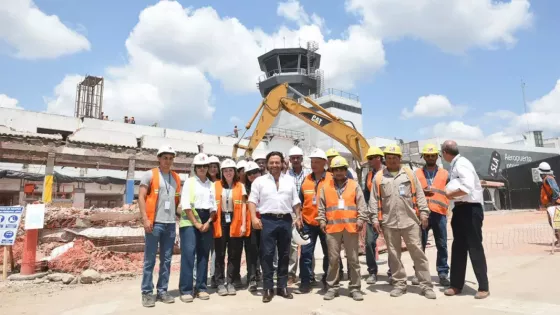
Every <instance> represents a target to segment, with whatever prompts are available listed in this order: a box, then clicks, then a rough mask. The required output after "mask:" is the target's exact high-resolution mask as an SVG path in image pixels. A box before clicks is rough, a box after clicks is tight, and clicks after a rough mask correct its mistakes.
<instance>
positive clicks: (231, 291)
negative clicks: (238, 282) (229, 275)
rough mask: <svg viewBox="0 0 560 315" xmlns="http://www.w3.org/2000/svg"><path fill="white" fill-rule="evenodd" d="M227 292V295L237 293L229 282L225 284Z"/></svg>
mask: <svg viewBox="0 0 560 315" xmlns="http://www.w3.org/2000/svg"><path fill="white" fill-rule="evenodd" d="M227 294H228V295H236V294H237V292H235V287H234V286H233V284H231V283H230V284H228V285H227Z"/></svg>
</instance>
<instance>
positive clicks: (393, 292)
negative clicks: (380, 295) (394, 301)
mask: <svg viewBox="0 0 560 315" xmlns="http://www.w3.org/2000/svg"><path fill="white" fill-rule="evenodd" d="M405 293H406V289H401V288H394V289H393V290H391V296H392V297H399V296H402V295H403V294H405Z"/></svg>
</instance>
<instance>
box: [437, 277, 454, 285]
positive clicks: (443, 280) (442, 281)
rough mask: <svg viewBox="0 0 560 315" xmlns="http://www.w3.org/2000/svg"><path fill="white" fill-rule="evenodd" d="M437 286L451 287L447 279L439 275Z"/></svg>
mask: <svg viewBox="0 0 560 315" xmlns="http://www.w3.org/2000/svg"><path fill="white" fill-rule="evenodd" d="M439 284H440V285H441V286H444V287H448V286H450V285H451V282H450V281H449V278H448V277H447V276H446V275H439Z"/></svg>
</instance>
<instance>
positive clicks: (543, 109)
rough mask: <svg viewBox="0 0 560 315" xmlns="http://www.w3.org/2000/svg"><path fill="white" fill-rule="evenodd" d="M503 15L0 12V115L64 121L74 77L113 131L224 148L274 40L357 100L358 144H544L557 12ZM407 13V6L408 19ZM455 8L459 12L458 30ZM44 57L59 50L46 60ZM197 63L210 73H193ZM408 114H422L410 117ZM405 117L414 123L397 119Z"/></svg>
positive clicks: (381, 8)
mask: <svg viewBox="0 0 560 315" xmlns="http://www.w3.org/2000/svg"><path fill="white" fill-rule="evenodd" d="M428 2H432V3H435V4H433V5H429V4H427V3H428ZM509 2H510V1H506V2H505V3H503V4H501V6H500V4H498V5H496V4H494V5H493V7H492V6H491V5H490V1H489V0H475V1H463V0H440V1H427V0H415V2H411V1H400V2H395V1H389V0H371V1H366V0H348V1H346V2H344V1H331V0H328V1H321V3H322V5H319V4H318V2H317V1H311V0H301V1H299V2H295V1H294V0H288V1H284V2H282V3H283V4H284V5H285V6H284V8H285V9H286V10H285V11H283V12H284V14H280V13H279V12H280V10H279V6H281V5H282V4H281V2H275V1H248V0H240V1H235V2H234V1H179V3H180V5H176V4H172V5H169V6H166V10H163V9H162V8H163V5H161V4H157V1H144V0H134V1H132V0H128V1H124V0H123V1H108V0H101V1H69V0H36V1H35V2H30V1H27V0H26V1H21V3H19V4H17V5H13V4H11V5H8V4H0V21H2V20H3V19H2V16H3V15H4V16H6V14H11V15H12V16H18V17H26V18H18V23H11V24H9V25H2V23H10V20H7V22H0V29H4V30H5V31H1V30H0V69H2V73H3V75H2V76H0V101H1V100H2V99H4V102H3V104H4V105H3V106H15V105H14V104H15V100H17V106H20V107H23V108H25V109H28V110H34V111H45V110H48V111H49V112H54V113H63V114H64V113H65V114H67V113H68V112H71V111H72V110H73V97H74V94H75V84H76V82H77V80H79V76H83V75H85V74H92V75H101V76H104V77H105V78H106V90H107V93H106V102H105V111H106V112H107V113H109V114H110V115H111V118H114V119H118V118H117V117H119V118H120V117H122V115H123V113H124V114H126V113H128V114H129V115H133V116H136V117H138V119H137V120H138V122H139V123H146V124H148V123H149V124H151V123H153V122H154V121H153V120H155V121H158V122H159V123H160V124H161V125H163V126H170V127H176V128H181V129H185V130H198V129H201V128H202V129H204V131H205V132H209V133H216V134H228V133H230V132H231V129H232V127H233V123H232V122H237V121H242V122H243V123H242V124H244V123H245V121H247V120H248V119H249V118H250V116H251V115H252V113H253V111H254V110H255V109H256V107H257V105H258V104H259V101H260V99H261V97H260V94H259V93H258V91H257V89H256V87H255V83H256V81H257V77H256V76H257V75H258V74H259V73H258V72H255V67H256V66H257V61H256V57H257V56H258V55H259V54H260V53H263V52H264V51H265V50H269V49H271V48H273V47H271V46H277V47H278V46H281V45H282V38H283V37H287V41H288V42H290V41H292V42H294V43H297V41H298V38H303V39H302V40H303V41H304V40H307V39H313V40H318V41H319V43H320V49H319V53H321V54H322V55H323V59H324V61H325V62H324V63H323V65H322V68H323V70H324V71H325V73H326V74H327V87H334V88H343V89H344V90H348V91H350V92H353V93H356V94H358V95H359V96H360V100H361V102H362V106H363V123H364V131H363V133H364V135H365V136H366V137H368V138H369V137H374V136H381V137H389V138H392V137H398V138H404V139H407V140H415V139H422V138H427V137H430V136H435V135H439V136H449V137H459V138H461V137H462V138H480V137H489V138H490V139H492V140H494V141H501V142H507V141H508V140H513V139H515V138H516V136H518V135H519V134H520V133H521V132H523V131H524V128H527V126H529V127H530V128H538V129H544V131H545V135H548V136H555V135H557V134H558V132H560V125H559V124H558V123H556V122H557V121H558V120H559V119H560V85H559V86H558V87H556V84H557V81H558V80H559V79H560V63H558V57H557V55H558V51H560V42H559V41H558V40H556V38H557V37H558V36H557V30H558V29H560V21H559V20H558V18H557V14H555V12H560V2H558V1H553V0H541V1H529V0H513V1H511V2H513V3H516V7H515V8H513V7H509V8H508V7H507V6H508V5H511V3H509ZM412 3H414V4H415V5H418V6H419V7H416V9H417V10H416V11H414V10H411V9H410V7H411V6H412ZM168 4H169V3H168ZM527 4H530V6H527ZM459 5H461V8H462V10H463V11H465V12H463V13H462V14H460V15H459V16H456V14H458V13H457V12H458V10H457V8H458V6H459ZM2 6H5V7H4V8H2ZM203 7H207V9H202V10H201V9H200V8H203ZM109 8H110V10H109ZM184 8H189V11H188V13H185V12H184ZM295 9H298V10H295ZM37 10H38V11H37ZM169 10H170V11H169ZM30 12H35V13H37V12H39V15H33V14H30ZM141 12H143V13H142V14H144V16H145V18H143V19H139V16H140V14H141ZM170 12H179V13H177V14H169V13H170ZM40 14H42V15H43V17H46V16H51V18H52V17H53V16H56V17H58V19H59V20H60V22H58V24H57V23H52V21H51V22H48V21H47V19H43V18H42V17H41V16H40ZM213 14H215V16H214V15H213ZM313 14H315V16H317V17H320V18H313ZM197 17H198V18H197ZM230 18H235V19H237V21H238V23H233V22H231V20H229V19H230ZM4 20H5V21H6V19H4ZM224 21H226V22H224ZM228 23H229V24H228ZM232 23H233V24H232ZM232 25H234V26H235V27H232ZM351 25H354V26H355V27H354V28H353V31H351V29H352V27H351V28H349V27H350V26H351ZM232 29H238V31H237V32H234V31H232ZM256 29H260V30H261V31H262V32H260V33H262V34H260V33H258V32H257V31H255V30H256ZM230 31H231V32H232V33H230ZM352 32H353V33H352ZM13 34H20V36H15V37H14V36H13ZM197 35H200V36H198V37H197ZM203 35H204V36H203ZM127 40H128V43H129V44H128V45H125V42H127ZM337 40H338V41H342V43H343V44H342V47H341V46H337V45H336V43H335V41H337ZM43 41H45V42H43ZM329 41H330V42H329ZM52 43H59V46H61V47H63V48H60V47H57V48H56V49H55V48H53V49H50V50H49V49H47V48H45V47H50V46H49V45H50V44H51V45H52ZM66 46H67V47H66ZM376 49H377V50H376ZM379 50H381V53H380V52H379ZM26 51H27V52H28V53H27V56H26V55H25V52H26ZM53 51H54V52H53ZM345 53H348V56H347V57H345ZM197 54H198V55H206V56H209V57H208V58H207V59H208V60H203V59H204V58H200V59H201V60H197V59H199V56H197ZM326 54H328V55H329V57H330V59H329V60H328V61H327V60H326V59H327V58H328V57H327V56H326ZM29 55H32V56H29ZM47 55H48V56H47ZM53 55H55V56H53ZM46 56H47V57H46ZM333 56H334V57H333ZM346 66H347V67H348V68H345V67H346ZM521 80H524V81H525V83H526V99H527V102H528V106H529V111H530V113H529V114H526V115H523V110H524V109H523V101H522V93H521ZM57 86H58V88H56V87H57ZM2 95H4V96H3V97H4V98H2ZM429 95H432V97H430V96H429ZM547 95H548V97H547ZM434 96H435V97H434ZM422 97H424V98H422ZM447 101H449V103H446V102H447ZM417 102H418V104H419V105H421V106H420V107H418V108H416V110H413V108H414V107H415V104H417ZM0 104H2V103H0ZM404 108H407V109H408V111H409V112H410V111H412V114H410V117H409V118H408V119H404V118H403V115H402V111H403V109H404ZM422 108H424V109H425V110H426V109H427V110H428V112H426V111H423V110H422ZM437 108H439V109H440V110H439V111H438V110H436V109H437ZM434 112H440V115H439V117H433V116H434V114H433V113H434ZM461 113H462V115H461ZM193 117H194V118H193ZM232 117H237V118H238V119H239V120H238V119H237V118H232ZM543 120H546V122H544V123H543ZM551 120H552V121H551Z"/></svg>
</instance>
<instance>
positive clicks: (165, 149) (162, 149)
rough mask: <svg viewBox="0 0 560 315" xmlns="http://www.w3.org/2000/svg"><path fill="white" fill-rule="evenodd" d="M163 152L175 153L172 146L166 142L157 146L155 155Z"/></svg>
mask: <svg viewBox="0 0 560 315" xmlns="http://www.w3.org/2000/svg"><path fill="white" fill-rule="evenodd" d="M164 153H167V154H173V155H176V153H175V150H174V149H173V147H172V146H170V145H167V144H165V145H162V146H161V147H159V150H158V153H157V156H160V155H162V154H164Z"/></svg>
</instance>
